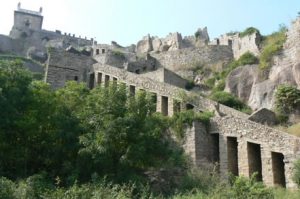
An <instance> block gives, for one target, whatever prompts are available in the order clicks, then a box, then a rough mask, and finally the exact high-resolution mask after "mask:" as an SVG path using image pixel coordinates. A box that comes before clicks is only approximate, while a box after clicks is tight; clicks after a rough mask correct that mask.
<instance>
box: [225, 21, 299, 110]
mask: <svg viewBox="0 0 300 199" xmlns="http://www.w3.org/2000/svg"><path fill="white" fill-rule="evenodd" d="M285 34H286V41H285V43H284V44H283V48H282V50H280V51H279V52H277V53H276V54H275V55H274V56H273V57H271V60H270V65H269V66H264V65H263V63H262V60H261V61H260V64H255V65H246V66H240V67H238V68H236V69H235V70H233V71H232V72H231V73H230V74H229V75H228V77H227V79H226V88H225V90H226V91H228V92H230V93H233V94H234V95H236V96H238V97H239V98H241V99H242V100H243V101H244V102H246V103H247V104H248V105H249V106H250V107H251V108H252V109H253V110H256V109H259V108H262V107H263V108H268V109H274V102H275V91H276V88H277V87H278V86H279V85H282V84H287V85H293V86H296V87H298V88H300V18H298V19H296V20H295V21H294V22H293V23H292V26H291V28H290V29H289V30H288V31H287V32H286V33H285ZM263 53H264V52H263V49H262V48H261V53H260V55H259V56H260V59H262V56H264V54H263ZM295 112H296V113H298V114H299V110H295Z"/></svg>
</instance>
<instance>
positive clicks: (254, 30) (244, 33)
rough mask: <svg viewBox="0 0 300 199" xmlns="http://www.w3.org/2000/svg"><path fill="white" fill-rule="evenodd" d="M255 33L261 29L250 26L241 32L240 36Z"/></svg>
mask: <svg viewBox="0 0 300 199" xmlns="http://www.w3.org/2000/svg"><path fill="white" fill-rule="evenodd" d="M253 33H259V30H258V29H257V28H254V27H248V28H246V29H245V30H244V31H243V32H240V34H239V36H240V37H241V38H242V37H245V36H248V35H252V34H253Z"/></svg>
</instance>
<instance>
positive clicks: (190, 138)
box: [183, 125, 197, 165]
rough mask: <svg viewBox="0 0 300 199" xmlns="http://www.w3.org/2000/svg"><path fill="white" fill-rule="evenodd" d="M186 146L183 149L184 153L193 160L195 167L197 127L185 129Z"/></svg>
mask: <svg viewBox="0 0 300 199" xmlns="http://www.w3.org/2000/svg"><path fill="white" fill-rule="evenodd" d="M184 135H185V136H184V144H183V149H184V152H185V153H186V154H187V155H188V157H190V158H191V161H192V163H193V164H194V165H196V163H197V160H196V137H195V126H194V125H193V126H192V127H188V128H186V129H185V134H184Z"/></svg>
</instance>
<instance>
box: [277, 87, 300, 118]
mask: <svg viewBox="0 0 300 199" xmlns="http://www.w3.org/2000/svg"><path fill="white" fill-rule="evenodd" d="M275 106H276V109H277V111H278V112H279V113H282V114H289V113H291V112H293V110H294V109H295V108H297V107H298V106H300V90H298V89H297V88H296V87H294V86H289V85H280V86H278V88H277V90H276V93H275Z"/></svg>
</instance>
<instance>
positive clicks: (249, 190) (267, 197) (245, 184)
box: [225, 173, 274, 199]
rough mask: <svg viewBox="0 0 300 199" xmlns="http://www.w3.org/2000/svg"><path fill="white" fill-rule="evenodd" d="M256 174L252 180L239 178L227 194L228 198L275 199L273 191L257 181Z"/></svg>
mask: <svg viewBox="0 0 300 199" xmlns="http://www.w3.org/2000/svg"><path fill="white" fill-rule="evenodd" d="M256 175H257V174H256V173H254V174H253V175H252V176H251V177H250V179H248V178H246V177H243V176H239V177H236V178H235V179H234V182H233V184H232V186H231V188H230V190H228V191H227V193H225V196H226V198H232V199H240V198H243V199H253V198H264V199H273V198H274V195H273V192H272V190H271V189H269V188H267V187H266V186H265V185H264V184H263V183H262V182H257V181H256Z"/></svg>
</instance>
